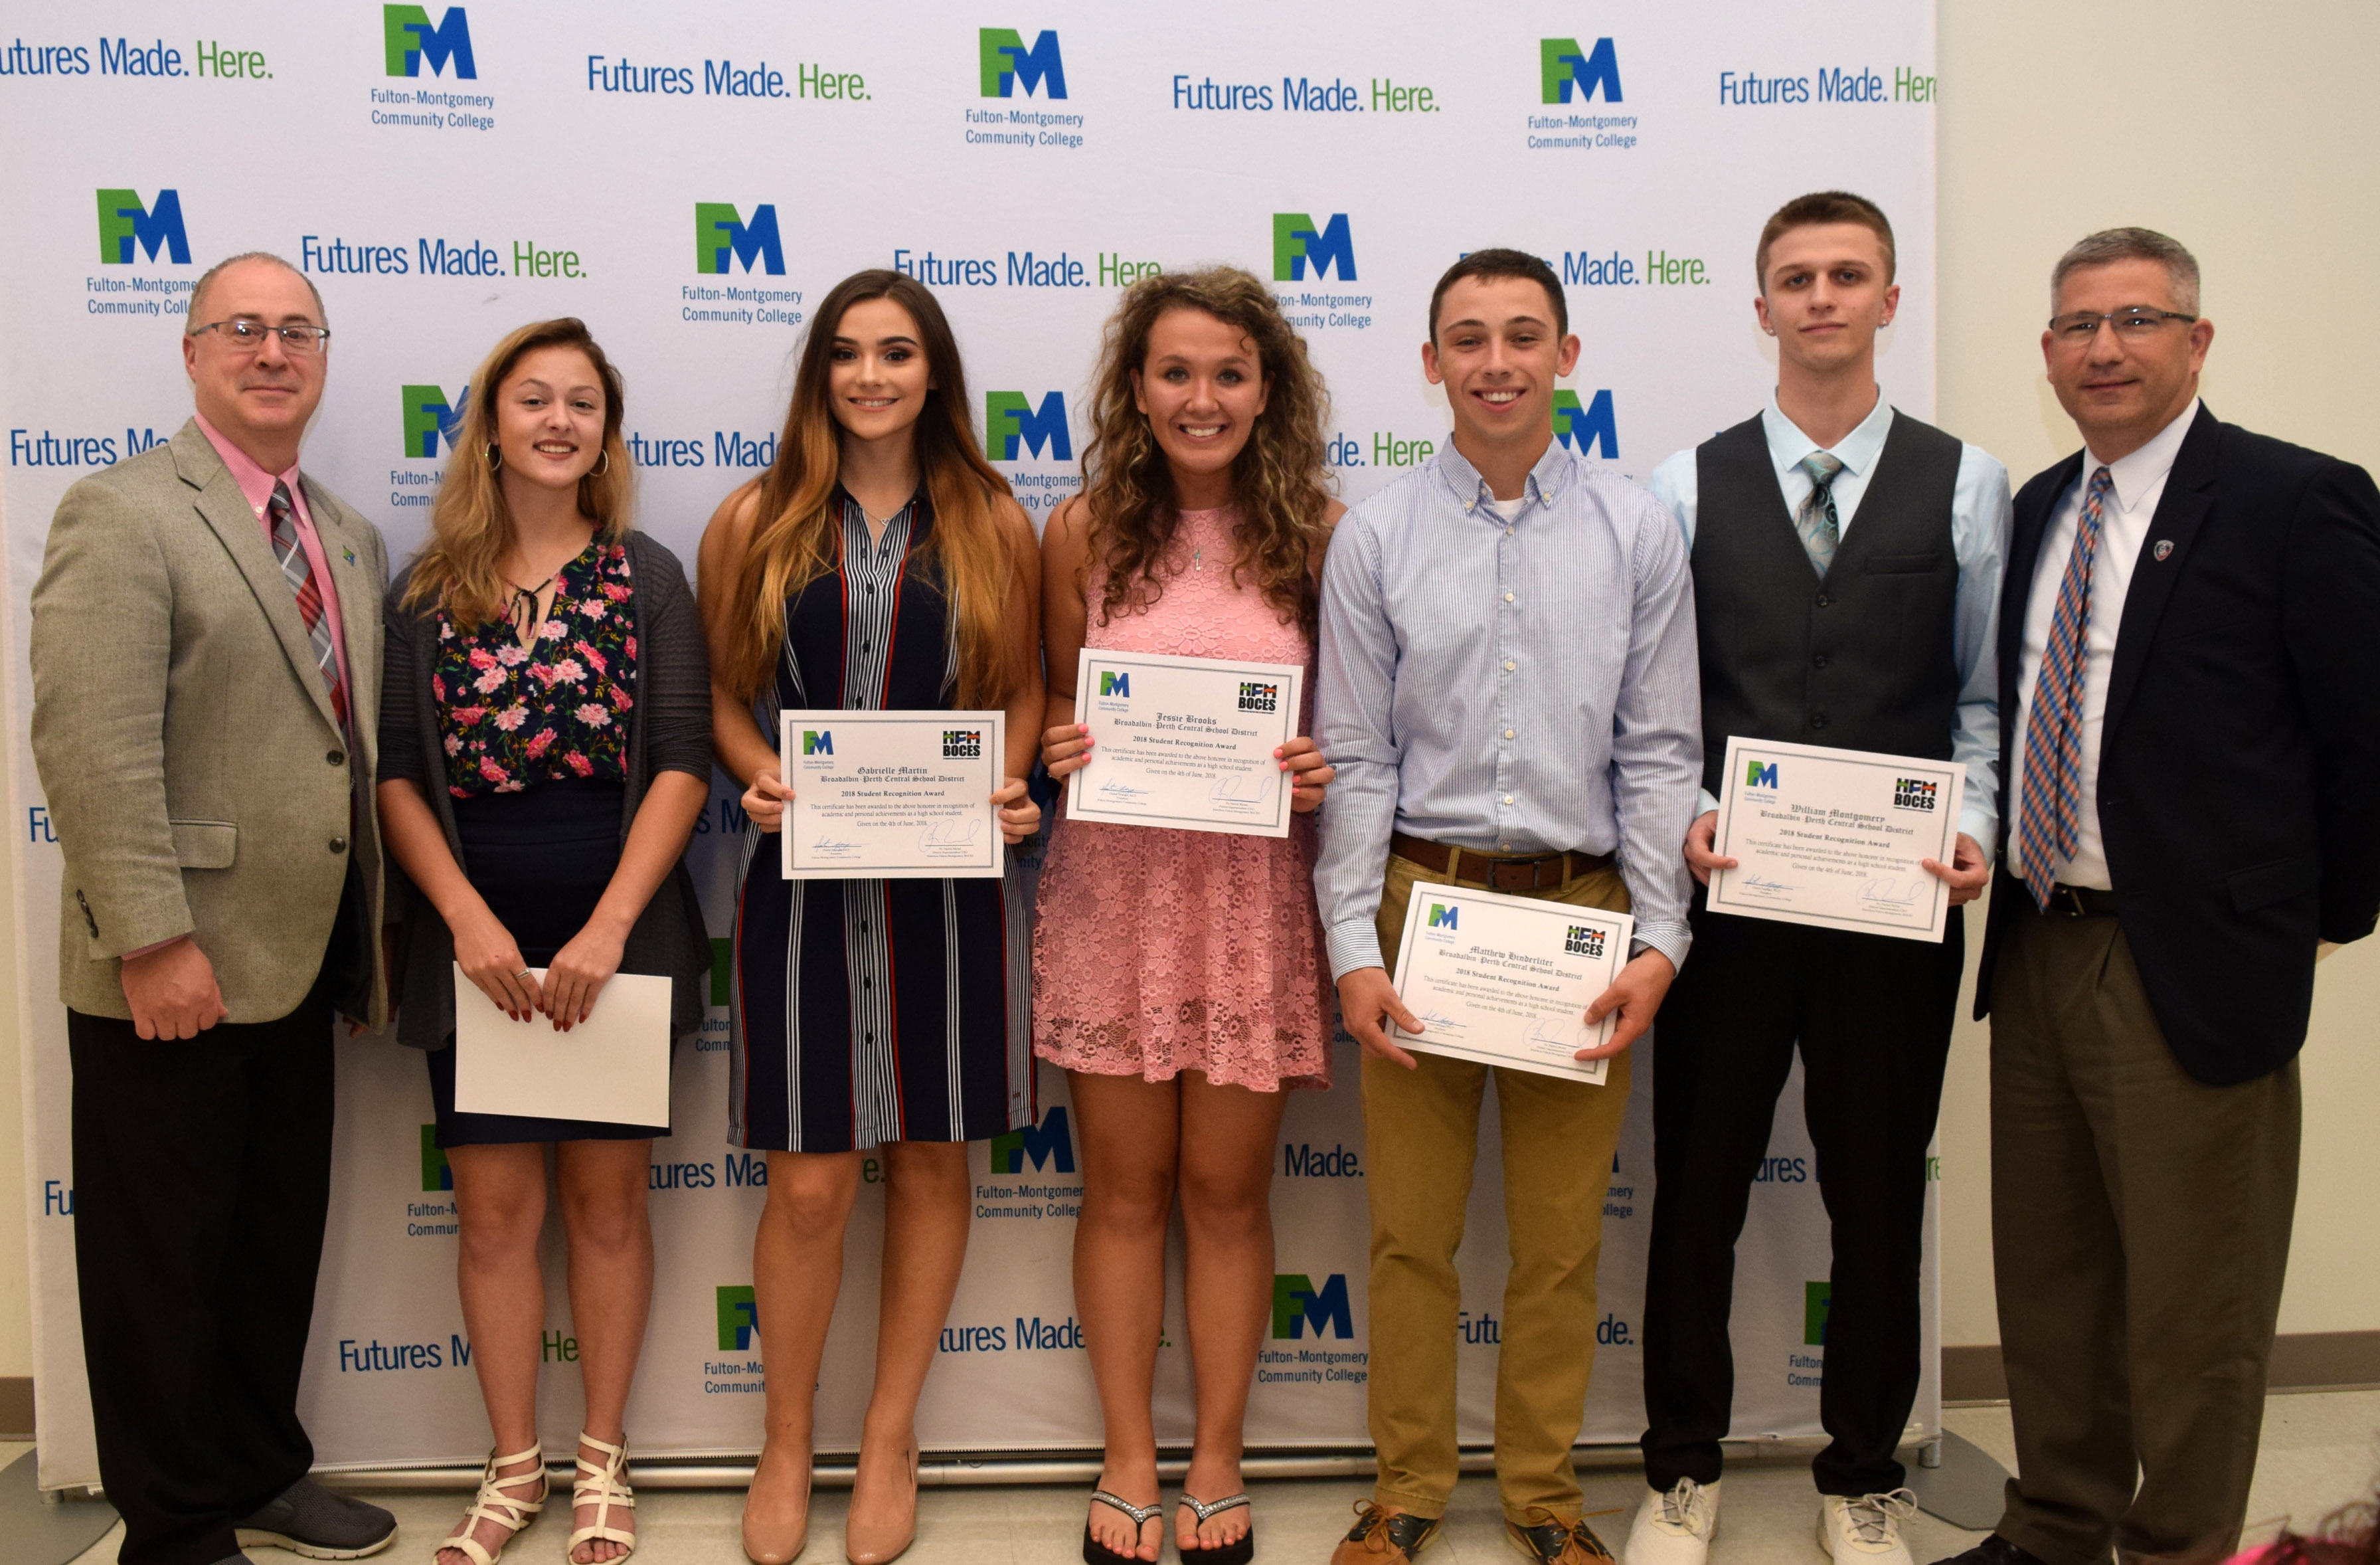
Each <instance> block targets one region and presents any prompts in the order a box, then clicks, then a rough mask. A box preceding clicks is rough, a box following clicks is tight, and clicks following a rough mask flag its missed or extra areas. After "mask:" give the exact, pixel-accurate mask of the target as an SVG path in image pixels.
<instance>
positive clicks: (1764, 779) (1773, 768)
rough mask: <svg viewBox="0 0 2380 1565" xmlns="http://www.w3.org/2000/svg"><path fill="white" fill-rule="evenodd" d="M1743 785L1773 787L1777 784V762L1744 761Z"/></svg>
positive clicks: (1748, 786)
mask: <svg viewBox="0 0 2380 1565" xmlns="http://www.w3.org/2000/svg"><path fill="white" fill-rule="evenodd" d="M1743 786H1744V787H1746V788H1775V787H1776V786H1777V763H1776V762H1774V761H1770V762H1768V763H1767V764H1762V763H1761V762H1758V761H1747V762H1745V763H1744V764H1743Z"/></svg>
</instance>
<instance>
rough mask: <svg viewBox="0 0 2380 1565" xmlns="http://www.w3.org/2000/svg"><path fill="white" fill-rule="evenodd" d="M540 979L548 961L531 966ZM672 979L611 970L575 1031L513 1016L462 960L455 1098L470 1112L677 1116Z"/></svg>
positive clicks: (634, 1118)
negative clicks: (672, 1111)
mask: <svg viewBox="0 0 2380 1565" xmlns="http://www.w3.org/2000/svg"><path fill="white" fill-rule="evenodd" d="M529 971H530V972H531V973H533V974H534V975H535V976H536V978H537V980H538V982H539V983H540V984H542V983H543V982H544V981H545V970H544V969H543V968H531V969H530V970H529ZM669 1028H670V981H669V980H668V979H667V978H662V977H655V976H652V975H650V974H645V973H634V972H622V973H616V974H614V975H613V979H612V981H611V982H610V983H608V984H604V985H603V992H602V993H601V995H600V996H597V997H596V1000H595V1009H594V1010H593V1011H592V1013H590V1014H589V1016H588V1018H587V1020H586V1021H582V1022H580V1023H578V1025H577V1026H576V1027H573V1028H572V1029H571V1030H570V1031H569V1032H567V1033H558V1032H556V1031H554V1027H553V1021H551V1020H550V1019H548V1018H546V1017H543V1016H532V1017H531V1018H530V1019H529V1020H528V1021H514V1020H513V1019H512V1018H511V1017H509V1016H506V1015H505V1014H504V1012H503V1011H502V1010H500V1009H497V1007H496V1003H495V1002H494V1001H493V1000H491V999H489V998H488V996H486V995H484V994H482V993H480V986H479V985H478V984H474V983H472V982H471V981H470V980H469V979H468V978H466V977H465V976H463V969H462V968H461V967H460V966H459V965H458V966H456V967H455V1107H456V1108H458V1109H460V1110H461V1111H463V1112H464V1113H466V1114H515V1115H523V1116H527V1117H528V1118H530V1119H593V1120H601V1121H604V1122H607V1123H610V1124H614V1125H652V1126H662V1125H666V1124H668V1123H669V1089H670V1036H669Z"/></svg>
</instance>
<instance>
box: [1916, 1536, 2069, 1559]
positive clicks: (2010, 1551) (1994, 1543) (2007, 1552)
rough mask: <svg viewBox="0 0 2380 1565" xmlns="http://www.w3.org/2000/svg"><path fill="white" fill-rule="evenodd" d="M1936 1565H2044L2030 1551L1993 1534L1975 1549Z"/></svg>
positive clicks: (2038, 1557)
mask: <svg viewBox="0 0 2380 1565" xmlns="http://www.w3.org/2000/svg"><path fill="white" fill-rule="evenodd" d="M1934 1565H2042V1559H2041V1556H2039V1555H2037V1554H2034V1552H2032V1551H2031V1550H2030V1549H2022V1548H2019V1547H2017V1546H2016V1545H2014V1544H2012V1543H2010V1542H2009V1541H2008V1539H2006V1538H2004V1537H2002V1536H2000V1535H1999V1534H1998V1533H1991V1534H1986V1535H1985V1538H1984V1541H1983V1542H1981V1543H1979V1544H1977V1545H1976V1546H1975V1547H1973V1548H1971V1549H1968V1550H1966V1551H1965V1552H1964V1553H1961V1554H1953V1555H1951V1556H1949V1558H1948V1559H1937V1560H1936V1561H1935V1562H1934Z"/></svg>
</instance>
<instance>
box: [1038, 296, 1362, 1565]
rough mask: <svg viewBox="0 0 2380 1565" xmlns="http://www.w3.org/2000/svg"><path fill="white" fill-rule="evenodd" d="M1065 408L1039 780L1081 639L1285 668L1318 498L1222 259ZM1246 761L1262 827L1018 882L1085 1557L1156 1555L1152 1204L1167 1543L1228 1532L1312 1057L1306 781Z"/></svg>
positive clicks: (1309, 446)
mask: <svg viewBox="0 0 2380 1565" xmlns="http://www.w3.org/2000/svg"><path fill="white" fill-rule="evenodd" d="M1092 396H1093V412H1092V423H1093V432H1092V438H1091V443H1090V446H1088V448H1087V450H1086V452H1085V453H1084V461H1083V468H1084V473H1085V477H1086V483H1085V486H1084V491H1083V494H1082V495H1081V496H1080V497H1079V498H1077V499H1075V500H1073V501H1070V502H1068V504H1067V505H1066V506H1064V507H1062V508H1061V509H1060V510H1059V512H1058V513H1057V515H1056V516H1054V517H1052V518H1051V519H1050V526H1049V531H1048V533H1047V535H1046V536H1045V537H1044V539H1043V540H1042V582H1043V597H1042V602H1043V617H1044V630H1043V649H1044V653H1045V655H1046V656H1047V659H1048V666H1049V672H1050V715H1049V717H1048V720H1047V728H1048V731H1047V732H1046V733H1044V735H1043V736H1042V746H1043V749H1042V759H1043V760H1044V761H1045V762H1046V763H1047V764H1048V765H1049V768H1050V776H1053V777H1059V778H1063V777H1065V776H1068V775H1069V774H1071V773H1073V772H1075V771H1077V770H1079V769H1080V768H1082V767H1083V766H1084V765H1086V764H1094V765H1095V764H1096V757H1095V756H1094V755H1093V754H1092V753H1091V749H1090V746H1091V741H1090V740H1089V739H1088V738H1087V733H1086V730H1085V729H1084V728H1083V727H1080V726H1079V725H1077V724H1076V723H1075V701H1074V681H1075V661H1076V658H1077V655H1078V654H1079V653H1080V652H1081V650H1082V648H1083V647H1084V646H1085V645H1086V644H1087V645H1090V646H1094V647H1111V648H1118V649H1124V648H1129V649H1131V650H1134V651H1137V652H1151V653H1164V654H1174V655H1178V656H1189V657H1216V658H1233V659H1239V660H1245V661H1255V662H1264V663H1288V664H1297V665H1302V666H1307V667H1311V666H1312V665H1313V661H1314V623H1315V588H1314V580H1315V572H1316V571H1317V570H1318V569H1319V567H1320V565H1321V561H1322V555H1323V550H1324V546H1325V544H1327V543H1328V541H1329V539H1330V527H1331V525H1332V524H1333V523H1334V522H1336V521H1337V520H1338V519H1339V516H1340V513H1341V512H1342V511H1343V510H1344V509H1345V507H1342V506H1341V505H1340V504H1339V503H1338V502H1337V501H1335V500H1332V499H1331V498H1330V496H1329V495H1328V494H1327V493H1326V492H1325V491H1324V488H1323V479H1324V462H1323V434H1322V414H1323V407H1324V400H1323V391H1322V383H1321V378H1320V376H1319V375H1318V374H1317V373H1315V370H1314V368H1313V366H1312V365H1311V364H1310V363H1309V362H1307V360H1306V356H1305V344H1304V343H1303V342H1301V341H1300V340H1299V339H1298V336H1297V334H1296V333H1295V332H1294V331H1293V330H1292V329H1291V328H1290V325H1289V324H1288V323H1287V322H1286V321H1284V320H1282V319H1281V313H1280V312H1279V311H1278V310H1277V309H1276V308H1275V307H1274V304H1273V300H1272V296H1271V294H1270V292H1269V290H1268V289H1267V288H1266V287H1264V285H1262V284H1261V283H1259V282H1257V279H1256V278H1254V277H1252V276H1250V275H1247V274H1246V273H1245V272H1240V271H1236V270H1233V269H1229V268H1217V269H1215V270H1212V271H1207V272H1197V273H1189V274H1177V275H1160V276H1156V277H1150V278H1148V279H1147V280H1145V281H1143V282H1141V283H1138V284H1136V285H1135V286H1134V287H1133V288H1132V289H1131V290H1130V291H1129V292H1127V293H1126V294H1125V295H1124V297H1123V303H1122V305H1121V306H1120V307H1119V308H1118V310H1117V312H1116V315H1115V318H1114V319H1113V320H1112V321H1111V322H1110V323H1109V324H1108V330H1107V338H1106V343H1105V346H1104V348H1103V350H1102V353H1101V358H1100V362H1099V372H1098V375H1097V378H1096V380H1095V382H1094V385H1093V392H1092ZM1309 715H1310V714H1309ZM1305 726H1306V725H1305V724H1304V723H1301V724H1300V727H1301V728H1303V727H1305ZM1275 753H1276V754H1277V756H1278V757H1279V758H1280V764H1281V770H1282V771H1283V772H1285V773H1288V774H1289V775H1290V780H1291V782H1292V784H1293V794H1292V799H1293V808H1294V809H1295V810H1296V811H1297V812H1298V814H1297V816H1296V818H1295V819H1294V821H1293V825H1292V828H1291V831H1290V834H1289V836H1288V837H1287V838H1259V837H1227V836H1219V835H1215V834H1211V833H1207V832H1189V831H1172V830H1166V829H1162V828H1151V827H1141V826H1122V825H1102V824H1099V823H1095V822H1088V821H1073V820H1065V819H1062V820H1061V821H1060V822H1059V824H1058V827H1057V835H1056V837H1055V838H1054V840H1053V842H1052V844H1051V846H1050V856H1049V861H1048V863H1047V865H1046V866H1045V867H1044V869H1043V870H1042V873H1041V887H1040V901H1039V915H1038V920H1037V926H1036V929H1035V932H1034V946H1033V994H1034V1021H1033V1033H1034V1037H1033V1049H1034V1053H1036V1054H1037V1055H1038V1056H1040V1057H1041V1058H1044V1059H1049V1060H1053V1061H1055V1062H1056V1063H1058V1064H1059V1065H1062V1066H1063V1067H1064V1068H1065V1070H1066V1072H1067V1077H1068V1081H1069V1082H1070V1083H1071V1086H1072V1091H1073V1097H1074V1105H1075V1125H1076V1127H1077V1130H1078V1131H1079V1133H1080V1135H1081V1137H1082V1143H1083V1159H1084V1167H1083V1212H1082V1217H1081V1219H1080V1221H1079V1223H1078V1224H1077V1225H1076V1228H1075V1301H1076V1307H1077V1308H1078V1309H1079V1310H1080V1311H1081V1313H1082V1319H1083V1328H1084V1337H1085V1339H1086V1346H1087V1348H1088V1350H1089V1352H1090V1358H1091V1370H1092V1374H1093V1375H1094V1377H1095V1378H1096V1379H1097V1380H1098V1383H1099V1405H1100V1409H1101V1411H1102V1412H1103V1414H1104V1415H1105V1419H1106V1424H1107V1462H1106V1467H1105V1469H1104V1470H1103V1471H1102V1472H1101V1473H1100V1475H1099V1491H1098V1493H1097V1494H1096V1495H1094V1497H1093V1504H1092V1506H1091V1512H1090V1518H1089V1521H1088V1522H1087V1525H1086V1527H1085V1530H1084V1534H1083V1558H1084V1559H1086V1560H1087V1561H1090V1562H1091V1565H1111V1562H1115V1561H1135V1560H1153V1559H1156V1558H1157V1557H1158V1551H1159V1545H1160V1542H1161V1541H1162V1534H1160V1533H1157V1532H1152V1531H1151V1529H1153V1528H1157V1527H1159V1526H1160V1525H1161V1522H1162V1511H1161V1510H1160V1508H1159V1498H1158V1492H1157V1437H1156V1430H1155V1425H1154V1424H1153V1422H1152V1420H1151V1418H1150V1414H1149V1391H1150V1380H1151V1377H1152V1375H1154V1373H1155V1370H1156V1363H1157V1345H1158V1339H1159V1337H1160V1327H1161V1325H1162V1317H1163V1305H1164V1292H1165V1228H1166V1220H1167V1217H1168V1215H1169V1213H1170V1211H1171V1209H1172V1204H1173V1198H1174V1195H1175V1194H1176V1192H1179V1193H1180V1195H1181V1198H1182V1215H1183V1229H1184V1235H1185V1238H1186V1241H1187V1250H1188V1258H1187V1268H1188V1277H1187V1279H1186V1287H1185V1292H1186V1294H1187V1296H1188V1301H1189V1322H1190V1353H1191V1359H1192V1362H1193V1366H1194V1371H1195V1376H1196V1380H1195V1383H1196V1392H1197V1404H1198V1424H1197V1434H1196V1441H1195V1443H1194V1445H1193V1447H1192V1451H1191V1461H1190V1472H1189V1474H1188V1476H1187V1477H1186V1478H1185V1479H1184V1488H1183V1496H1182V1500H1181V1503H1180V1505H1179V1506H1178V1507H1177V1509H1176V1512H1175V1516H1174V1533H1175V1542H1176V1545H1177V1546H1178V1547H1179V1548H1180V1549H1181V1551H1182V1554H1183V1557H1184V1559H1189V1560H1194V1561H1198V1562H1200V1565H1236V1562H1238V1561H1244V1560H1245V1559H1248V1557H1249V1555H1250V1553H1251V1551H1252V1549H1253V1546H1254V1534H1253V1532H1252V1530H1251V1528H1250V1524H1249V1521H1248V1512H1247V1510H1246V1509H1245V1507H1246V1497H1245V1495H1243V1494H1241V1492H1240V1444H1241V1441H1240V1427H1241V1420H1242V1415H1243V1414H1244V1412H1245V1410H1246V1406H1247V1396H1248V1385H1249V1383H1250V1381H1251V1380H1252V1379H1253V1378H1254V1375H1255V1370H1256V1357H1257V1347H1258V1345H1259V1343H1260V1341H1261V1339H1262V1338H1263V1334H1264V1328H1265V1322H1266V1318H1267V1311H1268V1310H1269V1308H1270V1305H1271V1299H1272V1268H1273V1259H1272V1218H1271V1211H1270V1206H1269V1195H1270V1190H1271V1184H1272V1149H1273V1145H1274V1143H1275V1142H1276V1141H1277V1139H1278V1137H1279V1132H1280V1129H1281V1103H1282V1092H1281V1089H1282V1088H1283V1087H1284V1086H1285V1085H1286V1086H1317V1087H1318V1086H1328V1085H1329V1084H1330V1011H1329V1009H1328V1007H1327V1006H1326V1004H1325V1001H1324V996H1325V994H1326V992H1327V990H1328V989H1329V987H1330V984H1329V967H1328V965H1327V963H1326V962H1325V961H1324V960H1323V957H1322V932H1321V926H1320V924H1319V923H1318V918H1317V915H1316V912H1315V907H1314V885H1313V865H1314V829H1313V821H1312V819H1311V818H1310V817H1311V813H1312V812H1313V811H1314V809H1315V808H1316V807H1317V806H1318V804H1320V802H1321V801H1322V792H1323V789H1324V788H1325V787H1326V786H1327V785H1328V784H1329V782H1330V767H1329V766H1328V765H1327V764H1325V762H1324V758H1323V757H1322V756H1321V755H1319V754H1318V753H1317V752H1315V749H1314V744H1313V741H1312V740H1308V739H1305V738H1303V737H1301V738H1298V739H1294V740H1291V741H1290V742H1289V743H1288V744H1286V745H1284V746H1282V747H1281V749H1280V750H1279V751H1277V752H1275ZM1227 910H1228V911H1227Z"/></svg>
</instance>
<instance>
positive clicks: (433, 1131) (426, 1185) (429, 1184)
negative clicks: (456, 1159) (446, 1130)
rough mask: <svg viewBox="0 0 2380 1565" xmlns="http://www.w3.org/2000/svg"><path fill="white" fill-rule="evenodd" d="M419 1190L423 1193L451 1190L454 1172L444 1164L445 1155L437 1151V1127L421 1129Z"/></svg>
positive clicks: (431, 1126) (423, 1127)
mask: <svg viewBox="0 0 2380 1565" xmlns="http://www.w3.org/2000/svg"><path fill="white" fill-rule="evenodd" d="M421 1188H422V1189H423V1190H424V1191H434V1190H453V1189H454V1188H455V1170H454V1168H451V1167H450V1166H449V1165H448V1164H447V1162H446V1155H445V1154H444V1153H443V1152H441V1151H439V1150H438V1127H437V1126H435V1125H424V1126H422V1127H421Z"/></svg>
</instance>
